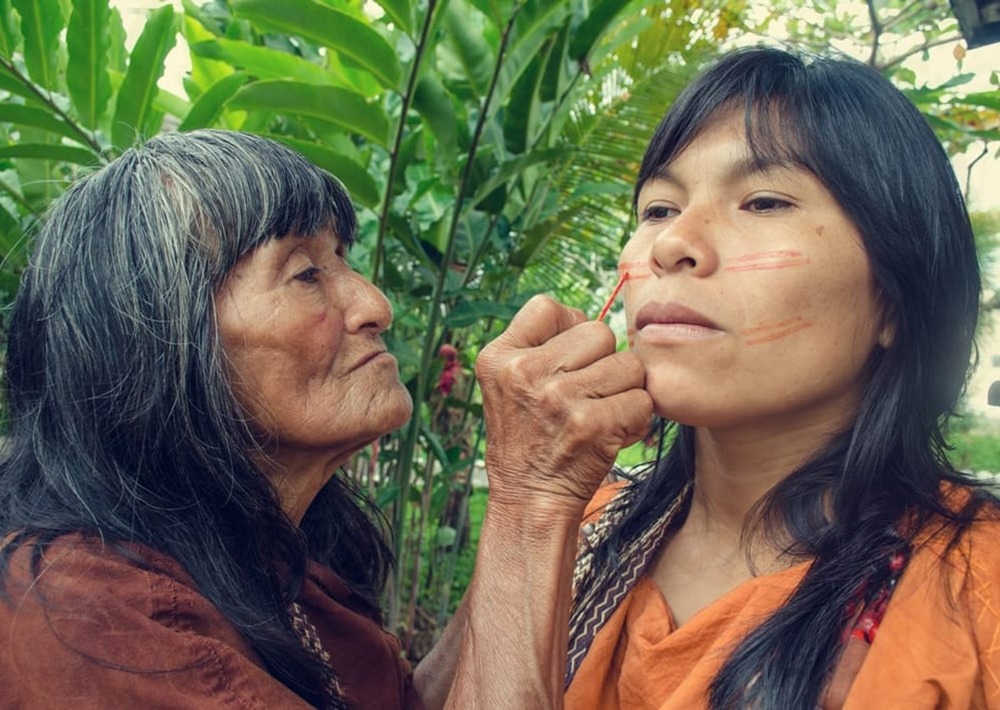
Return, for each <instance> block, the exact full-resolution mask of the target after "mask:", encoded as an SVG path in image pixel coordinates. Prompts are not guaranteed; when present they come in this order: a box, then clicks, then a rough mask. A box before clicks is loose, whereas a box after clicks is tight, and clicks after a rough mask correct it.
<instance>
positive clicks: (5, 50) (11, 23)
mask: <svg viewBox="0 0 1000 710" xmlns="http://www.w3.org/2000/svg"><path fill="white" fill-rule="evenodd" d="M20 45H21V30H20V29H19V28H18V26H17V17H16V16H15V15H14V8H13V7H12V6H11V4H10V0H0V56H3V57H6V58H7V59H10V58H11V57H13V56H14V52H15V51H16V50H17V48H18V47H19V46H20Z"/></svg>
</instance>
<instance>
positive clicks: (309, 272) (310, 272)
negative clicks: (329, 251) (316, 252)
mask: <svg viewBox="0 0 1000 710" xmlns="http://www.w3.org/2000/svg"><path fill="white" fill-rule="evenodd" d="M318 276H319V269H318V268H317V267H315V266H310V267H309V268H308V269H306V270H304V271H300V272H299V273H297V274H295V280H296V281H302V282H303V283H307V284H312V283H316V281H317V277H318Z"/></svg>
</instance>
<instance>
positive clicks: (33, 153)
mask: <svg viewBox="0 0 1000 710" xmlns="http://www.w3.org/2000/svg"><path fill="white" fill-rule="evenodd" d="M0 158H23V159H28V160H32V159H33V160H51V161H55V162H63V163H75V164H77V165H97V164H98V163H99V162H100V158H99V157H98V156H97V155H95V154H94V153H93V152H92V151H89V150H87V149H85V148H74V147H73V146H68V145H55V144H53V145H49V144H46V143H21V144H19V145H8V146H0Z"/></svg>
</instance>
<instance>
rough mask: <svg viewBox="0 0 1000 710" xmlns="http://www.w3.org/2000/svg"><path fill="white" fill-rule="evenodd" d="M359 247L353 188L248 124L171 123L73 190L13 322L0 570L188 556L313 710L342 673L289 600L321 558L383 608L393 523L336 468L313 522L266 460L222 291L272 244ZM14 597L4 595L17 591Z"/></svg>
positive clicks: (57, 211)
mask: <svg viewBox="0 0 1000 710" xmlns="http://www.w3.org/2000/svg"><path fill="white" fill-rule="evenodd" d="M324 229H332V230H334V232H335V233H336V234H337V235H338V237H339V238H340V240H341V241H342V243H344V244H345V245H349V244H350V243H351V241H352V240H353V239H354V236H355V231H356V221H355V215H354V209H353V206H352V204H351V201H350V198H349V196H348V195H347V193H346V191H345V190H344V188H343V187H342V186H341V185H340V183H339V182H338V181H337V180H336V179H334V178H333V177H332V176H330V175H328V174H327V173H325V172H323V171H322V170H320V169H318V168H316V167H315V166H314V165H312V164H311V163H309V162H308V161H307V160H305V159H304V158H303V157H302V156H300V155H299V154H297V153H295V152H294V151H292V150H289V149H288V148H285V147H284V146H281V145H279V144H277V143H275V142H273V141H270V140H267V139H264V138H261V137H259V136H254V135H250V134H245V133H237V132H228V131H214V130H206V131H196V132H193V133H186V134H181V133H176V134H167V135H163V136H160V137H157V138H154V139H152V140H150V141H148V142H147V143H145V144H144V145H142V146H140V147H136V148H133V149H130V150H128V151H126V152H125V153H124V154H123V155H122V156H121V157H119V158H118V159H116V160H114V161H113V162H111V163H110V164H109V165H107V166H105V167H104V168H102V169H101V170H100V171H98V172H96V173H94V174H92V175H89V176H87V177H86V178H84V179H82V180H80V181H78V182H77V183H75V184H74V185H73V186H71V187H70V188H69V189H68V190H67V192H66V193H65V194H64V195H63V196H62V197H61V198H60V199H59V200H58V201H57V203H56V204H55V205H54V206H53V207H52V209H51V210H50V212H49V214H48V216H47V219H46V220H45V223H44V225H43V226H42V228H41V230H40V231H39V233H38V235H37V238H36V243H35V248H34V253H33V256H32V259H31V262H30V264H29V266H28V267H27V269H26V270H25V272H24V275H23V277H22V280H21V286H20V290H19V292H18V295H17V299H16V302H15V306H14V309H13V314H12V317H11V321H10V329H9V341H8V347H7V363H6V386H7V404H8V408H9V417H10V422H9V432H8V441H7V443H6V445H5V446H4V448H3V453H2V459H0V536H3V535H10V543H9V544H7V545H6V546H4V547H3V548H2V549H0V579H2V577H3V575H4V574H5V572H6V571H7V569H8V567H9V564H10V560H11V556H12V555H13V554H14V552H15V551H16V549H17V548H18V547H20V546H23V545H30V546H32V549H33V553H32V559H33V560H34V564H33V574H35V575H36V576H37V575H38V573H39V571H40V570H39V568H38V564H39V559H40V557H41V551H43V550H44V549H45V547H46V546H47V545H49V544H50V543H51V542H52V541H54V540H55V539H56V538H58V537H59V536H61V535H64V534H67V533H74V532H75V533H81V534H83V535H85V536H92V537H94V538H97V539H100V540H102V541H103V542H105V543H108V544H111V545H115V546H117V547H119V548H120V549H130V548H128V543H140V544H142V545H146V546H149V547H150V548H153V549H155V550H157V551H160V552H162V553H165V554H167V555H169V556H170V557H172V558H174V559H175V560H177V561H178V562H180V563H181V564H182V565H183V566H184V568H185V570H186V571H187V572H188V573H189V574H190V575H191V577H192V578H193V579H194V582H195V583H196V585H197V587H198V590H199V591H200V592H201V593H202V594H203V595H204V596H205V597H207V598H208V599H209V600H210V601H211V602H212V603H213V604H214V605H215V606H216V607H217V608H218V609H219V610H220V612H221V613H222V614H223V615H224V616H225V617H226V618H227V619H228V620H229V621H231V622H232V623H233V625H234V626H235V627H236V628H237V629H239V631H240V632H241V633H242V634H243V635H244V637H245V638H246V639H247V641H248V642H249V643H250V644H251V645H252V646H253V648H254V649H255V650H256V651H257V652H258V653H259V654H260V656H261V658H262V659H263V660H264V663H265V664H266V665H267V668H268V669H269V671H270V672H271V673H272V674H273V675H274V676H275V677H277V678H278V679H280V680H281V681H282V682H284V683H285V684H286V685H288V687H289V688H291V689H292V690H294V691H295V692H297V693H299V694H300V695H301V696H302V697H303V698H304V699H306V700H308V701H310V702H312V703H313V704H321V703H322V702H323V699H324V695H323V693H324V691H323V684H324V682H325V680H324V673H325V670H324V669H323V668H322V667H321V664H319V663H318V662H317V660H316V659H315V658H313V657H312V656H311V655H310V654H308V653H307V652H306V651H305V650H304V649H303V647H302V645H301V642H300V641H299V639H298V637H297V636H296V635H295V633H294V631H293V629H292V625H291V621H290V618H289V604H290V603H291V602H292V600H293V599H294V598H295V596H296V594H297V593H298V590H299V589H300V587H301V584H302V582H303V579H304V574H305V568H306V561H307V558H309V557H311V558H313V559H315V560H318V561H320V562H322V563H325V564H327V565H329V566H330V567H331V568H332V569H333V570H334V571H335V572H337V573H338V574H339V575H340V576H341V577H343V578H344V579H345V581H346V582H347V583H348V584H349V585H350V586H351V587H352V589H353V590H354V591H356V592H357V593H358V594H359V595H360V596H361V597H362V598H366V599H367V600H368V602H369V604H370V606H371V609H372V610H373V614H376V615H377V614H378V611H377V610H378V606H377V603H378V602H377V596H378V594H380V592H381V589H382V586H383V584H384V581H385V579H386V575H387V574H388V570H389V568H390V566H391V564H392V562H391V559H392V556H391V553H390V551H389V549H388V546H387V544H386V542H385V540H384V534H383V533H384V528H383V527H382V526H381V525H379V524H377V521H376V520H373V519H372V518H371V517H370V512H371V511H370V510H367V509H368V508H369V506H368V505H367V503H366V501H365V500H364V499H362V498H361V497H360V496H359V494H357V493H356V492H355V491H354V490H353V489H351V488H350V487H349V485H348V484H347V483H345V482H344V481H343V480H342V478H341V477H339V476H333V477H332V478H331V480H330V482H329V483H328V484H327V486H326V487H325V488H324V489H323V490H322V491H321V492H320V494H319V495H318V497H317V499H316V500H315V501H314V502H313V504H312V506H311V507H310V508H309V510H308V511H307V513H306V515H305V518H304V520H303V521H302V524H301V527H297V526H296V525H295V524H294V523H293V522H292V521H291V520H289V518H288V517H287V516H286V515H285V514H284V513H283V512H282V509H281V507H280V505H279V501H278V498H277V494H276V491H275V490H274V488H273V486H272V485H271V483H270V482H269V480H268V479H267V478H266V477H265V475H264V474H263V473H262V472H261V471H260V470H259V468H258V467H257V466H256V465H255V464H254V463H253V461H254V456H255V454H259V453H260V451H259V448H258V444H257V442H256V441H255V438H254V436H253V434H252V430H251V426H250V423H249V422H248V418H247V415H246V414H245V412H244V411H243V409H242V408H241V407H240V406H239V404H238V402H237V399H236V397H235V396H234V393H233V390H232V388H231V386H230V382H229V379H228V378H227V376H226V366H225V354H224V352H223V349H222V346H221V343H220V338H219V335H218V332H217V327H216V319H215V306H214V294H215V292H216V289H217V288H218V287H219V285H220V284H221V283H222V282H223V280H224V278H225V276H226V274H227V273H228V272H229V270H230V269H231V268H232V267H233V265H234V264H235V263H236V262H237V260H238V259H239V258H240V257H241V256H242V255H244V254H246V253H248V252H249V251H251V250H253V249H254V248H256V247H257V246H259V245H260V244H262V243H263V242H265V241H266V240H269V239H274V238H281V237H284V236H286V235H290V234H294V235H299V236H304V237H308V236H312V235H314V234H316V233H318V232H320V231H321V230H324ZM0 589H2V587H0Z"/></svg>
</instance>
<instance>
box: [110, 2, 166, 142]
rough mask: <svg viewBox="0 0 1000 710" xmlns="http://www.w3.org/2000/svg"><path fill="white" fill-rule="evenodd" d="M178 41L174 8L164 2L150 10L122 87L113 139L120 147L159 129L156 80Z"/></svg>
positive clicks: (161, 73) (116, 109)
mask: <svg viewBox="0 0 1000 710" xmlns="http://www.w3.org/2000/svg"><path fill="white" fill-rule="evenodd" d="M176 41H177V21H176V18H175V16H174V8H173V7H171V6H170V5H164V6H163V7H161V8H160V9H159V10H156V11H154V12H152V13H150V15H149V18H148V19H147V20H146V25H145V27H144V28H143V30H142V34H141V35H139V39H138V40H136V43H135V48H134V49H133V50H132V57H131V59H130V61H129V64H128V70H127V71H126V72H125V79H124V80H123V81H122V86H121V89H120V90H119V91H118V103H117V105H116V106H115V118H114V124H113V125H112V127H111V142H112V143H113V144H114V146H115V147H116V148H118V149H119V150H124V149H126V148H128V147H129V146H131V145H132V144H133V143H134V142H135V140H136V138H137V137H145V136H147V135H150V134H152V133H156V132H157V129H158V126H150V125H149V123H150V118H151V117H152V116H153V115H155V114H154V111H153V101H154V99H156V95H157V92H158V89H157V86H156V82H157V81H159V79H160V77H161V76H162V75H163V66H164V60H165V59H166V57H167V54H168V53H169V52H170V50H171V49H172V48H173V46H174V43H175V42H176Z"/></svg>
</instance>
